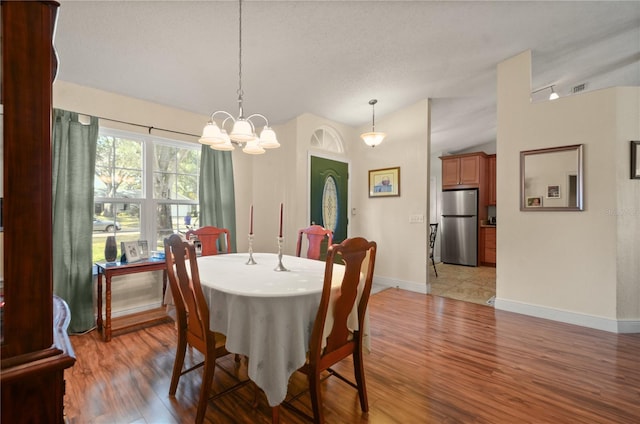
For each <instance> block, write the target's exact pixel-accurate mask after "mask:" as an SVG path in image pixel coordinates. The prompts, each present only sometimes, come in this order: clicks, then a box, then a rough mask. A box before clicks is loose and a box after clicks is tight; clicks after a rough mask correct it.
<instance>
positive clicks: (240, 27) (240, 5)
mask: <svg viewBox="0 0 640 424" xmlns="http://www.w3.org/2000/svg"><path fill="white" fill-rule="evenodd" d="M238 5H239V6H238V9H239V13H238V20H239V25H238V101H239V102H240V106H241V107H242V96H243V95H244V93H243V91H242V0H240V1H239V2H238Z"/></svg>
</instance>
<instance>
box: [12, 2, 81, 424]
mask: <svg viewBox="0 0 640 424" xmlns="http://www.w3.org/2000/svg"><path fill="white" fill-rule="evenodd" d="M58 7H59V4H58V3H57V2H54V1H2V3H1V7H0V14H1V19H2V40H1V43H2V87H1V93H2V94H1V95H0V102H1V103H2V105H3V135H4V137H3V196H4V198H3V202H2V209H3V210H2V217H3V232H2V234H1V235H2V237H3V243H4V249H3V251H4V255H3V258H2V259H3V264H4V282H3V293H2V294H3V297H4V307H3V308H2V324H1V325H2V343H1V361H0V364H1V371H0V380H1V385H2V387H1V390H2V394H1V397H2V415H1V418H0V421H1V422H3V423H12V424H13V423H63V422H64V408H63V399H64V370H65V369H67V368H69V367H71V366H73V364H74V363H75V357H74V354H73V350H72V349H71V345H70V343H69V338H68V336H67V334H66V325H68V319H69V316H68V308H67V307H66V304H64V302H62V301H61V300H60V299H59V298H54V296H53V283H52V269H53V264H52V247H53V246H52V224H51V210H52V206H51V197H52V194H51V137H52V127H51V115H52V84H53V80H54V76H55V73H56V70H57V59H56V55H55V52H54V51H53V46H52V38H53V34H54V29H55V23H56V16H57V13H58Z"/></svg>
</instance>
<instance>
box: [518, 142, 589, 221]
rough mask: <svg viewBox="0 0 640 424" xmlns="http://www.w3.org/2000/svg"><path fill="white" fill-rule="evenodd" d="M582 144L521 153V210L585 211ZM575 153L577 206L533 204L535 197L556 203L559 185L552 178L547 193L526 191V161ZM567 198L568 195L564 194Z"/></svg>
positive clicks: (548, 183)
mask: <svg viewBox="0 0 640 424" xmlns="http://www.w3.org/2000/svg"><path fill="white" fill-rule="evenodd" d="M583 150H584V147H583V145H582V144H573V145H569V146H559V147H549V148H545V149H536V150H525V151H521V152H520V210H521V211H527V212H549V211H555V212H572V211H583V210H584V172H583V171H584V169H583V167H584V161H583ZM565 152H575V160H576V167H575V170H576V176H575V206H545V205H544V202H542V204H541V205H538V204H536V205H535V206H534V205H533V204H531V201H530V199H531V198H533V197H536V198H539V199H540V200H543V197H546V199H548V201H550V202H551V201H553V203H556V202H555V201H556V200H557V199H558V198H560V192H559V191H558V190H559V187H560V186H558V185H556V184H558V183H557V182H556V181H555V180H553V179H552V178H551V179H550V180H549V181H547V182H546V183H545V184H546V192H545V193H538V192H536V193H531V192H527V190H526V181H527V170H526V166H525V165H526V159H527V158H529V157H531V156H533V155H553V154H554V153H565ZM564 196H567V194H564Z"/></svg>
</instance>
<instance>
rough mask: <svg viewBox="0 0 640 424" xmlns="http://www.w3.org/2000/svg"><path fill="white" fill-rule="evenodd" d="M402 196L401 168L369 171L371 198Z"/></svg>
mask: <svg viewBox="0 0 640 424" xmlns="http://www.w3.org/2000/svg"><path fill="white" fill-rule="evenodd" d="M393 196H400V167H395V168H384V169H374V170H371V171H369V197H393Z"/></svg>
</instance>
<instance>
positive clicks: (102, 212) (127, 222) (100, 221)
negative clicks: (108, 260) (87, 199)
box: [92, 202, 140, 262]
mask: <svg viewBox="0 0 640 424" xmlns="http://www.w3.org/2000/svg"><path fill="white" fill-rule="evenodd" d="M112 235H115V237H116V244H117V245H118V258H120V255H121V254H122V252H121V251H120V242H122V241H135V240H138V239H140V203H108V202H96V203H95V204H94V217H93V254H92V256H93V261H94V262H104V245H105V243H106V241H107V236H112Z"/></svg>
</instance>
